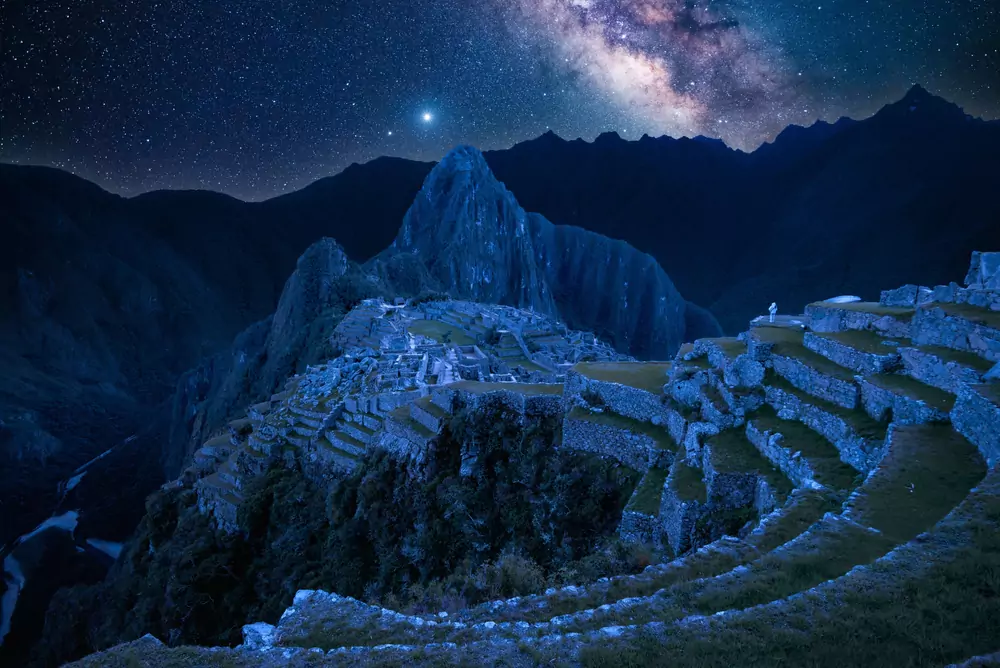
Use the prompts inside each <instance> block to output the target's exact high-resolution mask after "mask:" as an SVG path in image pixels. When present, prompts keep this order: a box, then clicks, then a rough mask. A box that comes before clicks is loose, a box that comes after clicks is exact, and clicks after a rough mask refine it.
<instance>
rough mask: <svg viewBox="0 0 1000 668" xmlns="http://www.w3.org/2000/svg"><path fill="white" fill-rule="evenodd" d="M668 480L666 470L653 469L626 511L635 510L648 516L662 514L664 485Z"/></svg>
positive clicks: (647, 474) (648, 472)
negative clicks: (661, 502) (661, 504)
mask: <svg viewBox="0 0 1000 668" xmlns="http://www.w3.org/2000/svg"><path fill="white" fill-rule="evenodd" d="M666 479H667V470H666V469H657V468H652V469H649V471H647V472H646V475H644V476H643V478H642V482H640V483H639V487H638V488H636V491H635V494H633V495H632V498H631V499H630V500H629V502H628V506H626V507H625V510H633V511H635V512H637V513H644V514H646V515H659V514H660V499H661V498H662V497H663V483H664V482H665V481H666Z"/></svg>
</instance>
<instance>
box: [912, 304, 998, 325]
mask: <svg viewBox="0 0 1000 668" xmlns="http://www.w3.org/2000/svg"><path fill="white" fill-rule="evenodd" d="M922 308H925V309H932V308H936V309H940V310H942V311H944V312H945V314H947V315H950V316H952V317H954V318H962V319H964V320H968V321H969V322H974V323H976V324H977V325H985V326H986V327H991V328H992V329H1000V311H991V310H989V309H985V308H981V307H979V306H973V305H971V304H948V303H944V302H935V303H933V304H928V305H927V306H924V307H922Z"/></svg>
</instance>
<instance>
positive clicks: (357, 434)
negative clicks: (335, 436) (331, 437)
mask: <svg viewBox="0 0 1000 668" xmlns="http://www.w3.org/2000/svg"><path fill="white" fill-rule="evenodd" d="M337 431H340V432H343V433H344V434H346V435H348V436H350V437H351V438H353V439H354V440H356V441H358V442H359V443H363V444H364V445H365V447H366V448H367V446H368V445H369V444H370V443H371V442H372V437H373V436H374V434H375V432H374V431H373V430H371V429H369V428H367V427H365V426H364V425H363V424H361V423H360V422H353V421H352V422H348V421H346V420H340V421H339V422H337Z"/></svg>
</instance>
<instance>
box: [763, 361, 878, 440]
mask: <svg viewBox="0 0 1000 668" xmlns="http://www.w3.org/2000/svg"><path fill="white" fill-rule="evenodd" d="M764 383H765V385H768V386H771V387H775V388H777V389H779V390H781V391H783V392H787V393H788V394H791V395H793V396H795V397H797V398H798V399H799V400H800V401H802V402H804V403H807V404H809V405H811V406H815V407H816V408H818V409H820V410H822V411H824V412H826V413H830V414H831V415H834V416H836V417H838V418H840V419H841V420H843V421H844V422H846V423H847V425H848V426H849V427H850V428H851V429H853V430H854V433H855V434H857V435H858V436H860V437H862V438H867V439H870V440H873V441H881V440H884V439H885V432H886V429H887V428H888V426H889V425H888V423H887V422H884V421H882V422H880V421H878V420H874V419H872V417H871V416H870V415H868V413H865V412H864V411H863V410H860V409H853V410H852V409H850V408H844V407H843V406H840V405H838V404H835V403H833V402H832V401H827V400H825V399H820V398H819V397H814V396H813V395H811V394H809V393H808V392H804V391H802V390H800V389H799V388H797V387H795V386H794V385H792V384H791V383H789V382H788V381H787V380H785V379H784V378H782V377H781V376H779V375H778V374H776V373H775V372H774V371H773V370H768V371H767V374H766V376H765V379H764Z"/></svg>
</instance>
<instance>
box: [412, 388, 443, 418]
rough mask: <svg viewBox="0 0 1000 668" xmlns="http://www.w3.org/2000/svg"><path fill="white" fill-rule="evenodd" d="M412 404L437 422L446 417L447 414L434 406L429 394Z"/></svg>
mask: <svg viewBox="0 0 1000 668" xmlns="http://www.w3.org/2000/svg"><path fill="white" fill-rule="evenodd" d="M413 403H414V404H416V405H417V406H419V407H420V408H422V409H423V410H424V411H426V412H428V413H430V414H431V415H433V416H434V417H436V418H437V419H439V420H444V419H445V418H447V417H448V412H447V411H445V410H444V409H443V408H441V407H440V406H438V405H437V404H435V403H434V402H432V401H431V395H429V394H428V395H427V396H425V397H420V398H419V399H417V400H416V401H414V402H413Z"/></svg>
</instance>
